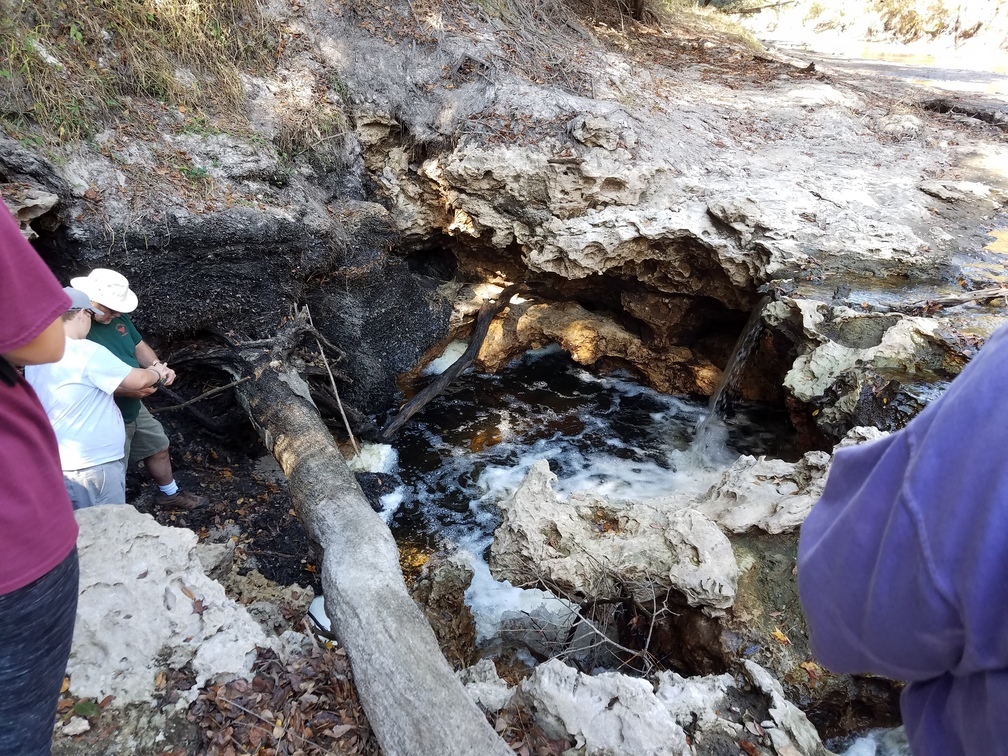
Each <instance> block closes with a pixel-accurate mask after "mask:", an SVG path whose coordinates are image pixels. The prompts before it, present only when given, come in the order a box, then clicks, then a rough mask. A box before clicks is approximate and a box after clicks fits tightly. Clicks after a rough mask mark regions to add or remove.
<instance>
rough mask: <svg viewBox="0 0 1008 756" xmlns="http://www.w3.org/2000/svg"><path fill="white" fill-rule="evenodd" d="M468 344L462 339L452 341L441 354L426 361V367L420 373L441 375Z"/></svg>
mask: <svg viewBox="0 0 1008 756" xmlns="http://www.w3.org/2000/svg"><path fill="white" fill-rule="evenodd" d="M468 347H469V345H468V344H467V343H466V342H464V341H458V340H456V341H453V342H451V343H450V344H449V345H448V346H447V347H445V350H444V352H442V353H441V356H440V357H438V358H437V359H435V360H431V361H430V362H429V363H427V367H425V368H424V369H423V373H422V375H441V373H443V372H444V371H445V370H447V369H448V368H450V367H451V366H452V365H453V364H454V363H455V361H456V360H458V358H459V357H461V356H462V355H463V353H465V350H466V349H467V348H468Z"/></svg>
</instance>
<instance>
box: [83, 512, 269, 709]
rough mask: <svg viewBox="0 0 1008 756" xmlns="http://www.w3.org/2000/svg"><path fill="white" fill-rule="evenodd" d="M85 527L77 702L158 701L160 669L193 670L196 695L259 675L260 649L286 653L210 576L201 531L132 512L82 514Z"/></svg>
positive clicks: (193, 694)
mask: <svg viewBox="0 0 1008 756" xmlns="http://www.w3.org/2000/svg"><path fill="white" fill-rule="evenodd" d="M77 522H78V524H79V525H80V536H79V538H78V542H77V544H78V550H79V554H80V570H81V572H80V598H79V603H78V607H77V622H76V625H75V626H74V641H73V649H72V651H71V653H70V661H69V664H68V665H67V673H68V674H69V675H70V690H71V692H72V693H73V694H74V695H76V696H82V697H93V698H97V699H99V700H101V699H102V698H104V697H105V696H107V695H111V696H113V697H114V698H113V703H114V704H115V705H125V704H128V703H135V702H143V701H150V700H151V699H152V698H153V697H154V696H155V693H156V691H157V684H156V678H157V675H158V672H159V671H163V670H169V669H172V670H178V669H182V668H183V667H188V668H189V669H191V671H192V674H193V676H194V677H195V684H194V686H193V687H192V688H191V689H190V697H191V696H195V694H196V690H197V688H199V687H200V686H201V685H203V684H204V683H205V682H207V681H208V680H211V679H213V678H216V677H218V676H228V677H233V676H242V677H246V678H250V677H251V665H252V662H253V661H254V659H255V650H256V648H257V647H274V648H275V647H276V646H277V642H276V640H275V639H271V638H270V637H268V636H267V634H266V633H265V632H264V630H263V628H262V627H261V626H260V625H259V623H257V622H256V621H255V620H254V619H253V618H252V617H251V615H250V614H249V613H248V611H247V610H246V609H245V608H244V607H243V606H241V605H240V604H238V603H236V602H235V601H233V600H232V599H230V598H228V597H227V596H226V595H225V593H224V587H223V586H222V585H221V584H220V583H217V582H215V581H213V580H211V579H210V578H208V577H207V576H206V574H205V573H204V572H203V567H202V566H201V564H200V561H199V557H198V555H197V553H196V535H195V534H194V533H193V532H192V531H190V530H186V529H183V528H168V527H164V526H162V525H159V524H158V523H157V522H156V521H155V520H154V518H153V517H151V516H150V515H145V514H140V513H139V512H137V511H136V510H135V509H134V508H133V507H131V506H126V505H112V506H102V507H90V508H88V509H83V510H80V511H78V512H77ZM185 699H186V694H185V692H183V694H182V700H185Z"/></svg>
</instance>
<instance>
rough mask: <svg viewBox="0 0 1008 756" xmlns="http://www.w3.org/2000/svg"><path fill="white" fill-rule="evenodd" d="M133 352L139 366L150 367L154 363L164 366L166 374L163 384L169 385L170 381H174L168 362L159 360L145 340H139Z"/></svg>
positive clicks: (173, 374) (173, 373)
mask: <svg viewBox="0 0 1008 756" xmlns="http://www.w3.org/2000/svg"><path fill="white" fill-rule="evenodd" d="M134 354H135V355H136V359H137V362H138V363H139V364H140V367H151V366H155V365H163V366H164V369H165V371H166V372H167V375H168V378H167V380H165V382H164V385H165V386H171V385H172V383H174V382H175V371H174V370H172V369H171V368H170V367H168V363H166V362H161V360H159V359H158V356H157V354H156V353H155V352H154V350H153V349H152V348H151V346H150V344H148V343H147V342H146V341H141V342H140V343H138V344H137V345H136V351H135V352H134Z"/></svg>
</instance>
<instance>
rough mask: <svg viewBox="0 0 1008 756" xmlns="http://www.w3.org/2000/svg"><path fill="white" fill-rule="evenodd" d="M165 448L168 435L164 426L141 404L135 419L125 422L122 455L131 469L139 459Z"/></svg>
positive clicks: (151, 455)
mask: <svg viewBox="0 0 1008 756" xmlns="http://www.w3.org/2000/svg"><path fill="white" fill-rule="evenodd" d="M167 448H168V436H166V435H165V432H164V428H162V427H161V423H159V422H158V421H157V420H155V419H154V416H153V415H152V414H151V413H150V412H148V411H147V408H146V407H144V406H143V405H142V404H141V405H140V414H139V415H137V419H136V420H134V421H133V422H132V423H126V449H125V454H124V456H125V458H126V459H127V460H129V462H128V467H129V468H131V469H132V467H133V465H135V464H136V463H137V462H139V461H140V460H141V459H147V458H148V457H153V456H154V455H155V454H157V453H158V452H159V451H164V450H165V449H167Z"/></svg>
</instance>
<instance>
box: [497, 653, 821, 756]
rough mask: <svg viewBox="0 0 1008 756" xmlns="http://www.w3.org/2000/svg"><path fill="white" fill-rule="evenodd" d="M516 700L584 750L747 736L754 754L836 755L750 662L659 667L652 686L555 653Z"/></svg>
mask: <svg viewBox="0 0 1008 756" xmlns="http://www.w3.org/2000/svg"><path fill="white" fill-rule="evenodd" d="M516 703H517V704H519V705H525V706H527V707H529V708H530V709H531V710H532V711H533V713H534V716H535V718H536V721H537V723H538V724H539V725H540V726H541V727H542V728H543V729H544V730H545V731H546V732H547V733H549V734H551V735H552V736H555V737H573V738H574V739H575V742H576V746H575V747H576V748H578V749H583V751H579V752H583V753H585V754H598V755H600V756H601V755H603V754H605V755H608V754H620V756H660V755H661V756H664V755H665V754H675V755H676V756H679V754H705V753H735V752H739V751H741V750H743V747H742V745H741V743H742V742H743V741H744V742H746V743H748V748H746V749H745V750H747V751H748V752H757V751H758V752H759V753H765V754H776V755H777V756H799V755H800V756H826V755H827V754H829V751H827V750H826V748H825V747H824V746H823V744H822V741H821V740H820V739H819V735H818V733H817V732H816V730H815V728H814V727H813V726H812V724H811V723H810V722H809V720H808V719H807V718H806V716H805V715H804V714H803V713H802V712H801V710H800V709H798V707H797V706H795V705H794V704H792V703H791V702H789V701H787V700H786V699H785V698H784V695H783V692H782V690H781V687H780V684H779V683H778V682H777V681H776V679H774V677H773V675H772V674H771V673H769V672H768V671H767V670H765V669H763V668H762V667H760V666H759V665H758V664H755V663H754V662H748V661H747V662H745V663H744V665H743V666H742V668H741V669H740V673H739V675H737V676H732V675H729V674H723V675H708V676H703V677H683V676H681V675H678V674H676V673H675V672H660V673H658V674H657V676H656V684H653V683H652V682H651V681H650V680H647V679H642V678H635V677H630V676H627V675H623V674H621V673H619V672H604V673H601V674H598V675H586V674H584V673H581V672H578V671H577V670H575V669H573V668H571V667H568V666H566V665H565V664H563V663H562V662H560V661H558V660H556V659H551V660H550V661H548V662H546V663H544V664H541V665H539V666H538V667H536V669H535V671H534V672H533V673H532V675H531V676H530V677H529V678H528V679H527V680H525V681H523V682H522V683H521V684H520V685H519V690H518V692H517V693H516V694H515V697H514V698H513V699H511V702H510V704H509V705H514V704H516ZM687 733H688V735H689V737H688V739H687ZM750 749H755V750H750Z"/></svg>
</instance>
